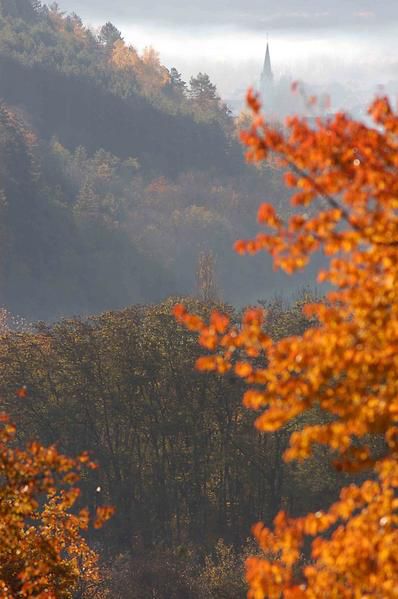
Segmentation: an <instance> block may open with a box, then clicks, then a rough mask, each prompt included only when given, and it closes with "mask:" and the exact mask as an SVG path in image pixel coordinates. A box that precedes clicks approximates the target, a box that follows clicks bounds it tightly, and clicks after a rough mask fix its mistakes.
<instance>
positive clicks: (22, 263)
mask: <svg viewBox="0 0 398 599" xmlns="http://www.w3.org/2000/svg"><path fill="white" fill-rule="evenodd" d="M0 100H1V102H2V103H1V105H0V211H1V215H0V216H1V227H0V249H1V250H2V252H1V256H2V260H1V262H0V300H1V303H2V304H3V305H5V306H6V307H8V308H9V309H10V310H11V311H12V312H14V313H18V314H21V315H22V316H24V317H25V318H28V319H38V318H39V319H44V320H47V319H52V318H55V317H59V316H62V315H70V314H76V313H84V314H87V313H92V312H99V311H102V310H107V309H111V308H120V307H123V306H125V305H128V304H132V303H137V302H151V301H157V300H159V299H160V298H162V297H165V296H166V295H168V294H170V293H183V294H184V293H185V294H190V293H196V292H197V289H196V280H195V277H196V275H195V273H196V269H197V262H198V256H199V255H200V254H201V253H203V252H204V251H205V252H206V251H212V252H213V254H214V256H215V265H216V266H215V268H216V278H217V280H218V286H219V289H220V290H222V291H221V292H222V293H223V294H224V297H225V298H226V299H228V300H229V301H234V302H247V301H253V300H254V299H256V298H257V297H263V296H264V295H265V294H267V293H268V294H269V293H271V292H273V290H272V291H271V290H270V288H269V282H268V281H269V273H270V270H271V267H270V261H269V260H267V259H265V260H264V258H263V257H262V258H259V259H257V260H251V261H248V262H247V263H246V264H247V266H246V268H245V269H241V268H240V260H241V259H240V258H239V257H237V256H235V254H234V253H233V252H232V244H233V241H234V240H235V239H236V238H237V237H239V236H246V235H251V234H252V233H253V231H254V226H255V213H256V208H257V205H258V204H259V202H260V201H261V200H263V199H264V196H265V194H267V195H268V197H269V198H274V199H275V200H276V201H278V200H280V199H282V197H283V192H282V191H281V188H280V184H279V183H278V179H279V176H278V173H275V171H273V170H269V169H267V168H265V169H261V170H257V169H254V168H252V167H248V166H247V165H245V163H244V160H243V158H242V149H241V147H240V145H239V144H238V141H237V136H236V131H235V123H234V119H233V118H232V116H231V114H230V112H229V109H228V108H227V106H226V105H225V104H224V103H223V102H222V100H221V99H220V97H219V96H218V94H217V90H216V87H215V86H214V84H213V83H212V82H211V81H210V79H209V78H208V76H207V75H206V74H205V73H199V74H198V75H197V76H195V77H192V78H191V80H190V81H189V83H186V82H184V81H183V80H182V78H181V75H180V74H179V73H178V71H177V70H176V69H171V70H168V69H166V68H165V67H164V66H163V65H162V64H161V62H160V59H159V56H158V55H157V53H156V52H155V51H154V50H152V49H147V50H146V51H145V52H144V53H143V54H141V55H139V54H138V53H137V51H136V50H135V49H134V48H133V47H132V46H129V45H127V44H125V42H124V41H123V39H122V37H121V34H120V32H119V31H118V30H117V29H116V28H115V27H114V26H113V25H112V24H111V23H106V24H105V25H104V26H103V27H102V29H101V31H100V32H99V34H94V33H93V32H92V31H90V30H89V29H88V28H86V27H85V26H84V24H83V23H82V21H81V20H80V18H79V17H78V16H77V15H66V14H64V13H62V12H61V11H60V9H59V8H58V7H57V6H56V5H52V7H50V8H49V7H47V6H45V5H41V4H40V3H39V2H38V1H37V0H34V1H33V0H32V2H31V1H30V0H0ZM254 273H255V274H256V275H257V276H253V275H254ZM261 273H262V274H261ZM273 280H274V281H275V280H276V279H275V278H274V279H273ZM280 281H282V279H280ZM280 284H281V285H284V283H283V282H281V283H280Z"/></svg>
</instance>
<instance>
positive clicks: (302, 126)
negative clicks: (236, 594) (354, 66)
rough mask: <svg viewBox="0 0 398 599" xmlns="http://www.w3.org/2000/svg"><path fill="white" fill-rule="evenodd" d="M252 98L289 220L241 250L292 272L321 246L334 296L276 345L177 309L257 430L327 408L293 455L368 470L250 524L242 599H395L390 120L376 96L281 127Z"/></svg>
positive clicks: (258, 147) (253, 156)
mask: <svg viewBox="0 0 398 599" xmlns="http://www.w3.org/2000/svg"><path fill="white" fill-rule="evenodd" d="M248 101H249V105H250V107H251V110H252V113H253V121H252V125H251V127H250V129H249V130H247V131H246V132H244V133H243V134H242V139H243V142H244V143H245V144H246V146H247V147H248V154H247V156H248V159H249V160H250V161H254V162H257V161H266V160H268V159H269V157H272V159H273V160H275V158H278V159H279V163H280V165H281V166H282V165H283V166H284V167H285V168H286V173H285V175H284V176H285V182H286V184H287V185H288V186H289V187H291V188H293V189H294V193H293V195H292V197H291V203H292V205H293V207H294V213H293V214H292V215H291V216H290V217H289V218H288V220H287V221H286V220H283V219H282V218H281V217H280V216H279V215H278V214H277V213H276V212H275V210H274V208H273V206H272V205H270V204H263V205H262V206H261V207H260V209H259V212H258V221H259V223H260V224H261V225H263V226H264V227H266V230H265V231H262V232H261V233H259V234H258V235H257V236H256V238H255V239H252V240H248V241H239V242H237V243H236V250H237V251H238V252H240V253H249V254H254V253H256V252H259V251H267V252H269V253H270V254H271V256H272V257H273V260H274V264H275V266H276V267H278V268H281V269H283V270H284V271H286V272H287V273H291V272H295V271H297V270H299V269H302V268H304V267H305V266H306V265H307V264H308V263H309V261H310V260H311V256H312V255H313V254H314V253H315V252H320V251H322V252H323V254H324V255H325V257H326V259H327V260H328V268H327V269H326V270H324V271H322V272H320V274H319V281H320V282H328V283H329V285H330V286H331V287H332V290H331V291H329V292H328V293H327V296H326V299H325V301H323V302H316V303H312V304H309V305H306V306H305V307H304V312H305V315H306V316H307V318H309V319H313V321H314V325H313V326H312V327H310V328H309V329H307V330H306V331H305V332H304V333H299V334H297V335H296V336H290V337H287V338H282V339H279V340H276V341H275V340H272V339H271V338H270V337H269V336H268V335H267V333H266V332H265V331H264V328H263V322H264V313H263V310H262V309H257V308H254V309H249V310H248V311H246V313H245V315H244V317H243V320H242V324H241V326H240V327H237V326H235V325H233V324H231V323H230V322H229V319H228V318H227V317H226V316H223V315H221V314H218V313H214V314H213V315H212V317H211V320H210V322H209V323H208V324H206V323H205V322H204V321H203V320H202V319H201V318H199V317H197V316H195V315H191V314H189V313H187V312H186V310H185V308H184V307H183V306H181V305H179V306H177V307H176V308H175V314H176V316H177V319H178V320H179V321H180V322H183V323H184V324H185V325H186V326H188V328H190V329H191V330H196V331H198V332H199V335H200V343H201V344H202V346H203V347H204V348H206V349H207V350H208V351H209V354H208V355H206V356H203V357H201V358H200V359H199V361H198V367H199V368H200V369H202V370H208V371H216V372H218V373H220V374H223V373H226V372H230V371H234V372H235V374H236V375H237V376H238V377H241V378H242V379H243V380H244V381H245V382H246V383H247V385H248V390H247V391H246V393H245V394H244V399H243V402H244V405H245V406H247V407H248V408H251V409H253V410H255V411H256V412H259V414H258V417H257V419H256V427H257V428H258V429H259V430H260V431H263V432H264V433H270V432H272V433H274V432H275V431H278V430H280V429H281V428H282V427H284V426H286V425H288V424H289V423H291V422H294V421H295V420H297V418H300V417H302V416H303V415H305V414H310V413H313V412H316V411H320V412H322V414H324V416H325V418H326V419H325V420H324V421H323V422H322V423H319V422H314V423H313V424H311V425H305V426H303V427H302V428H301V429H299V430H295V431H294V432H293V433H292V434H291V436H290V444H289V447H288V448H287V450H286V451H285V459H286V460H287V461H291V460H297V461H298V462H299V463H300V462H302V461H304V460H307V459H308V458H310V457H311V455H312V454H313V452H314V451H315V450H316V448H317V447H320V446H321V447H322V446H324V447H327V448H329V450H330V452H331V459H332V460H333V463H334V466H335V467H336V468H337V469H339V470H340V471H342V472H361V471H363V472H364V473H367V474H368V480H366V481H365V482H363V483H362V484H359V483H358V484H352V485H350V486H348V487H346V488H344V489H343V490H342V492H341V495H340V499H339V500H338V501H337V502H335V503H333V504H332V505H331V506H330V507H329V509H326V510H322V511H317V512H315V513H309V514H307V515H305V516H303V517H300V518H293V517H291V516H289V515H288V514H287V513H285V512H280V513H279V514H278V515H277V516H276V518H275V519H274V524H273V527H272V528H269V527H267V526H265V525H264V524H262V523H259V524H257V525H256V526H255V527H254V533H255V536H256V538H257V540H258V542H259V544H260V546H261V548H262V549H263V551H264V555H263V556H261V557H252V558H250V559H249V560H247V580H248V583H249V585H250V591H249V597H250V598H252V599H262V598H266V597H267V598H275V599H276V598H279V597H286V598H289V599H291V598H311V599H313V598H318V597H319V598H321V597H336V598H341V597H345V598H357V597H362V598H365V597H366V598H369V599H370V598H380V599H385V598H389V597H396V593H397V588H398V562H397V559H396V546H397V542H398V529H397V525H398V513H397V510H398V499H397V487H398V462H397V458H398V426H397V420H398V395H397V392H398V387H397V375H396V373H397V364H398V362H397V349H398V285H397V282H398V213H397V209H398V176H397V167H398V158H397V157H398V152H397V150H398V113H397V112H396V111H394V110H393V108H392V107H391V105H390V103H389V101H388V99H387V98H379V99H377V100H376V101H375V102H374V103H373V104H372V105H371V106H370V108H369V115H370V117H371V118H372V119H373V124H372V125H366V124H364V123H363V122H356V121H354V120H352V119H351V118H350V117H348V116H347V115H345V114H344V113H339V114H336V115H335V116H334V117H333V118H332V119H327V120H322V119H318V120H317V121H316V126H314V125H313V124H311V125H310V124H309V123H308V122H307V121H306V120H305V119H300V118H298V117H293V118H289V119H288V120H287V122H286V127H285V128H284V129H278V130H276V129H275V128H273V127H272V126H270V125H269V124H268V123H267V122H266V121H265V120H264V117H263V116H262V114H261V107H260V104H259V102H258V99H257V97H256V96H255V95H253V94H252V93H251V92H250V93H249V95H248ZM375 439H381V440H382V444H381V447H380V448H379V450H378V451H375V449H374V440H375ZM309 545H310V546H311V555H310V560H309V563H308V564H307V565H303V564H302V561H301V557H302V555H303V554H304V555H305V553H306V547H308V546H309Z"/></svg>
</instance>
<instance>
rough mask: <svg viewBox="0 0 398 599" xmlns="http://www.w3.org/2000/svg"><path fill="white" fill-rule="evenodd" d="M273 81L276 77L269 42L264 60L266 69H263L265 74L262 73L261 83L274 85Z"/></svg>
mask: <svg viewBox="0 0 398 599" xmlns="http://www.w3.org/2000/svg"><path fill="white" fill-rule="evenodd" d="M273 80H274V75H273V73H272V67H271V54H270V51H269V43H268V42H267V50H266V52H265V58H264V67H263V72H262V73H261V83H262V84H264V83H265V84H266V83H272V81H273Z"/></svg>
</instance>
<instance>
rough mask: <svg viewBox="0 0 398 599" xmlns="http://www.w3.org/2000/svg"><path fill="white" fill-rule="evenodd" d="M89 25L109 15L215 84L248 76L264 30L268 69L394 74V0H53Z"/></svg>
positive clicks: (322, 77)
mask: <svg viewBox="0 0 398 599" xmlns="http://www.w3.org/2000/svg"><path fill="white" fill-rule="evenodd" d="M60 5H61V8H62V9H64V10H68V11H75V12H77V13H78V14H79V15H80V16H82V17H83V19H84V20H85V22H86V23H87V24H91V25H92V26H94V27H96V26H99V25H100V24H102V23H104V22H105V21H107V20H110V21H112V22H113V23H114V24H115V25H116V26H117V27H118V28H119V29H120V30H121V31H122V33H123V35H124V38H125V39H126V41H128V42H130V43H132V44H134V45H135V46H136V47H137V48H138V49H142V48H143V47H145V46H146V45H152V46H154V47H155V48H156V49H157V50H158V51H159V52H160V54H161V59H162V62H163V63H164V64H166V66H168V67H170V66H176V67H177V68H179V69H180V70H181V71H182V72H183V75H184V76H185V77H186V78H188V77H189V76H190V75H191V74H196V73H197V72H198V71H200V70H201V71H207V72H208V73H209V74H210V76H211V77H212V79H213V80H214V81H215V83H217V85H218V87H219V90H220V92H221V93H222V94H223V95H225V96H228V95H233V94H236V93H237V92H239V90H240V89H244V88H245V87H247V85H249V84H252V83H254V82H255V81H256V80H257V78H258V75H259V70H261V66H262V61H263V56H264V50H265V44H266V37H267V34H268V36H269V39H270V44H271V56H272V61H273V67H274V71H275V74H276V75H277V76H278V75H279V76H281V75H285V74H286V75H290V76H291V77H293V78H295V79H305V80H308V81H310V82H312V83H314V82H319V83H321V84H325V85H327V83H328V82H333V81H340V82H342V83H343V84H344V85H347V86H351V87H352V88H356V89H359V88H363V87H368V88H370V87H372V86H373V87H375V86H376V85H377V84H383V83H386V82H388V81H389V80H394V79H395V80H398V0H194V1H193V2H188V1H187V0H112V1H108V0H60Z"/></svg>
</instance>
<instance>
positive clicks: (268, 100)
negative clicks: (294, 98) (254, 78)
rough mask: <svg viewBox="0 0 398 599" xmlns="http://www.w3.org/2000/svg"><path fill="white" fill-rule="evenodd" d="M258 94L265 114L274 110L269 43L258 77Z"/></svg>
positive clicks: (273, 88)
mask: <svg viewBox="0 0 398 599" xmlns="http://www.w3.org/2000/svg"><path fill="white" fill-rule="evenodd" d="M260 94H261V97H262V100H263V103H264V107H265V109H266V111H267V112H274V110H275V86H274V74H273V72H272V66H271V53H270V49H269V43H268V42H267V49H266V51H265V58H264V66H263V70H262V73H261V77H260Z"/></svg>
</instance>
